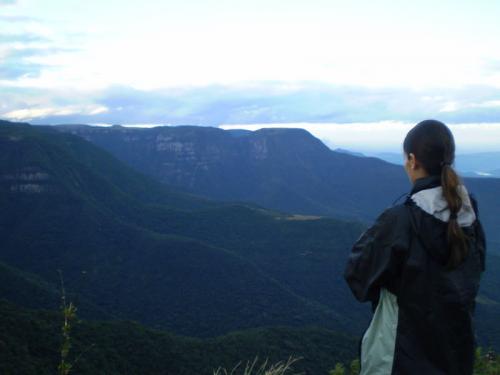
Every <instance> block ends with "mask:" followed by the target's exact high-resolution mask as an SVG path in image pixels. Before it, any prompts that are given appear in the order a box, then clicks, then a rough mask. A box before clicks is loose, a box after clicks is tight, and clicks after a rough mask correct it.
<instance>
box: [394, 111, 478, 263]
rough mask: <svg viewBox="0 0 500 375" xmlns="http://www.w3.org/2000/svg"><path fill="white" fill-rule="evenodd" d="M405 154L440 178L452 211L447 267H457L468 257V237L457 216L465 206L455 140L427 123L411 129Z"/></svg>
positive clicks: (444, 128)
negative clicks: (453, 165) (457, 168)
mask: <svg viewBox="0 0 500 375" xmlns="http://www.w3.org/2000/svg"><path fill="white" fill-rule="evenodd" d="M403 150H404V152H405V153H406V155H409V154H410V153H412V154H413V155H415V158H416V159H417V160H418V161H419V162H420V164H421V165H422V167H423V168H424V169H425V171H426V172H427V173H428V174H429V175H438V176H439V175H440V176H441V186H442V188H443V196H444V198H445V199H446V202H447V204H448V209H449V210H450V219H449V221H448V230H447V240H448V250H449V257H448V264H447V266H448V268H450V269H453V268H456V267H457V266H458V265H459V264H460V263H461V262H462V261H463V260H464V258H465V257H466V256H467V253H468V246H467V238H466V236H465V234H464V232H463V231H462V228H461V227H460V226H459V225H458V221H457V215H458V212H459V211H460V208H461V207H462V198H461V196H460V194H459V191H458V186H459V185H460V183H461V182H460V178H459V177H458V175H457V174H456V172H455V170H454V169H453V167H452V164H453V161H454V159H455V141H454V139H453V134H451V131H450V129H448V127H447V126H446V125H445V124H443V123H442V122H440V121H436V120H425V121H422V122H419V123H418V124H417V125H415V127H414V128H413V129H411V130H410V131H409V132H408V134H407V135H406V138H405V140H404V142H403Z"/></svg>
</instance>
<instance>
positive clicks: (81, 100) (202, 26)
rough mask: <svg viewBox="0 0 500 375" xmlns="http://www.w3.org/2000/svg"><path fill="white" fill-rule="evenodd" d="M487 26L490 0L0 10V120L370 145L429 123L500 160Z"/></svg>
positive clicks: (495, 51)
mask: <svg viewBox="0 0 500 375" xmlns="http://www.w3.org/2000/svg"><path fill="white" fill-rule="evenodd" d="M498 19H500V2H497V1H491V0H475V1H474V0H467V1H464V0H454V1H450V0H441V1H439V2H436V1H428V0H421V1H408V0H398V1H396V0H392V1H389V0H371V1H368V0H365V1H361V0H350V1H347V0H344V1H339V0H308V1H297V0H289V1H282V0H252V1H240V0H230V1H224V0H218V1H215V0H183V1H169V0H166V1H153V0H142V1H135V0H134V1H126V0H121V1H115V0H106V1H105V0H99V1H97V0H87V1H85V2H82V1H75V0H64V1H55V0H43V1H42V0H0V118H2V119H8V120H13V121H28V122H31V123H34V124H59V123H89V124H117V123H119V124H165V125H181V124H193V125H201V126H222V127H226V128H228V127H235V126H240V127H241V126H245V127H247V128H249V127H254V128H256V127H263V126H291V127H296V126H300V127H304V128H308V129H312V130H313V131H315V132H316V133H317V134H319V133H321V134H323V135H324V136H323V138H324V139H326V138H328V139H330V141H331V142H332V143H333V144H336V145H339V146H346V145H347V143H346V142H343V141H339V140H342V139H343V138H342V137H344V138H349V137H350V138H351V139H353V140H354V142H355V144H356V142H359V144H363V145H366V147H372V148H373V147H375V148H377V147H378V148H384V147H385V148H386V147H392V148H394V147H395V146H396V145H397V144H399V143H400V134H403V133H404V131H405V129H407V128H408V126H410V125H411V124H415V123H416V122H418V121H420V120H422V119H425V118H437V119H439V120H442V121H444V122H446V123H447V124H450V126H452V125H453V126H454V129H457V131H459V133H460V134H461V135H460V136H458V135H457V143H460V144H461V145H462V146H463V147H464V148H468V149H471V150H472V149H481V148H487V149H492V150H493V149H495V150H500V22H498ZM356 124H358V125H356ZM359 124H364V125H359ZM391 129H392V131H390V130H391ZM459 129H462V130H459ZM463 129H469V130H467V131H463ZM347 133H349V134H347ZM389 135H391V136H389ZM396 135H397V137H396ZM353 137H354V138H353ZM398 137H399V138H398ZM459 140H460V141H459ZM486 141H487V142H486ZM484 142H486V143H484ZM363 147H365V146H363ZM366 147H365V148H366Z"/></svg>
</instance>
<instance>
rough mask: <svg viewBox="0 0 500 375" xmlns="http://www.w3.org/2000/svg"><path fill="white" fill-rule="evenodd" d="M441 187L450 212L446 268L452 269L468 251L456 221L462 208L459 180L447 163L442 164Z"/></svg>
mask: <svg viewBox="0 0 500 375" xmlns="http://www.w3.org/2000/svg"><path fill="white" fill-rule="evenodd" d="M441 185H442V187H443V196H444V198H445V200H446V202H447V203H448V209H449V210H450V218H449V221H448V229H447V240H448V249H449V257H448V263H447V267H448V268H449V269H454V268H456V267H457V266H458V265H459V264H460V263H461V262H462V261H463V260H464V259H465V257H466V256H467V253H468V250H469V249H468V246H467V239H466V237H465V234H464V232H463V230H462V228H461V227H460V225H458V220H457V215H458V212H459V211H460V208H462V197H461V196H460V193H459V191H458V189H459V185H460V179H459V177H458V175H457V174H456V173H455V171H454V170H453V168H452V167H451V165H450V164H448V163H443V166H442V169H441Z"/></svg>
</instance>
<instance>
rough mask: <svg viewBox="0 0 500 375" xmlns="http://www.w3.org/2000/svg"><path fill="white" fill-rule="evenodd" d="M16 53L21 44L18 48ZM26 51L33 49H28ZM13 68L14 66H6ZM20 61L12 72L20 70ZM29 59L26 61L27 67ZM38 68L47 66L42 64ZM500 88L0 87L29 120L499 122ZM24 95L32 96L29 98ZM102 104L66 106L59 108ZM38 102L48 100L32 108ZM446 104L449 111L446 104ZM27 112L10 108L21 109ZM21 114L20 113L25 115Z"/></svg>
mask: <svg viewBox="0 0 500 375" xmlns="http://www.w3.org/2000/svg"><path fill="white" fill-rule="evenodd" d="M19 53H21V52H19ZM25 53H26V54H27V55H29V54H30V51H26V52H25ZM11 68H12V69H15V68H16V66H11ZM21 68H22V66H17V69H18V71H13V72H12V74H13V75H15V74H17V75H19V74H21V73H22V71H20V70H21ZM32 68H33V67H30V69H32ZM40 69H46V68H44V67H40ZM498 98H500V89H496V88H492V87H484V86H481V87H479V86H474V87H465V88H463V89H455V90H451V89H441V90H437V89H434V90H404V89H401V88H386V89H368V88H363V87H356V86H334V85H326V84H320V83H313V82H303V83H295V84H290V83H283V82H271V83H269V82H260V83H257V82H255V83H252V84H246V85H231V86H222V85H211V86H206V87H191V88H182V89H181V88H172V89H163V90H138V89H135V88H132V87H127V86H112V87H109V88H107V89H102V90H93V91H83V90H75V89H73V88H71V87H70V88H63V89H55V88H54V89H52V90H44V89H37V90H34V89H30V88H22V87H18V88H17V89H16V90H10V91H6V92H3V93H2V94H0V99H2V100H1V102H3V103H4V104H3V105H2V106H0V116H2V115H4V116H5V114H10V116H11V115H12V113H16V115H17V116H18V117H17V118H19V119H21V117H22V116H21V115H23V116H26V118H30V119H31V120H30V121H33V122H34V123H46V124H56V123H107V124H117V123H120V124H125V125H126V124H137V123H141V124H144V123H153V124H173V125H183V124H192V125H206V126H219V125H222V124H266V123H375V122H376V123H378V122H381V121H387V120H392V121H394V120H397V121H399V122H405V123H416V122H418V121H420V120H422V119H425V118H437V119H440V120H442V121H445V122H447V123H465V122H471V123H480V122H498V119H499V118H500V106H499V105H497V104H499V103H498ZM28 99H29V100H28ZM76 107H77V108H90V107H92V108H100V107H103V108H106V111H97V112H92V111H90V110H81V111H64V110H59V109H60V108H76ZM39 108H42V109H43V108H48V109H50V110H48V111H45V112H43V111H42V112H37V111H36V110H37V109H39ZM443 108H446V109H447V111H444V112H443ZM23 110H30V111H31V112H30V111H25V112H13V111H23ZM26 118H24V120H26Z"/></svg>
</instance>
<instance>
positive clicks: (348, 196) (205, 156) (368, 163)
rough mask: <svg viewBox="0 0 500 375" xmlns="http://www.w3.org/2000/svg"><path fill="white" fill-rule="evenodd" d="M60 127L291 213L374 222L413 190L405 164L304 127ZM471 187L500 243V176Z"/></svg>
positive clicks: (194, 188) (210, 188)
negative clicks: (336, 143)
mask: <svg viewBox="0 0 500 375" xmlns="http://www.w3.org/2000/svg"><path fill="white" fill-rule="evenodd" d="M57 128H58V129H60V130H62V131H65V132H71V133H73V134H77V135H80V136H82V137H84V138H85V139H87V140H89V141H91V142H93V143H95V144H96V145H98V146H100V147H102V148H104V149H106V150H108V151H109V152H111V153H112V154H113V155H115V156H116V157H117V158H119V159H120V160H122V161H124V162H126V163H127V164H129V165H130V166H132V167H133V168H135V169H136V170H138V171H141V172H143V173H145V174H147V175H150V176H153V177H155V178H157V179H158V180H160V181H162V182H164V183H165V184H168V185H172V186H177V187H179V188H181V189H183V190H186V191H190V192H193V193H196V194H200V195H204V196H206V197H209V198H213V199H218V200H229V201H246V202H254V203H257V204H259V205H262V206H264V207H267V208H271V209H276V210H281V211H285V212H294V213H298V214H305V215H326V216H331V217H337V218H347V219H354V220H362V221H365V222H370V221H372V220H373V219H374V218H375V217H376V216H377V215H378V214H379V213H380V212H381V211H382V210H383V209H385V208H387V207H388V206H390V205H391V204H392V203H393V201H394V200H395V199H397V198H398V197H399V196H401V195H402V194H404V193H407V192H408V191H409V190H410V184H409V182H408V178H407V176H406V174H405V173H404V170H403V169H402V168H401V167H400V166H397V165H394V164H391V163H388V162H384V161H382V160H380V159H377V158H369V157H358V156H356V155H352V154H347V153H345V152H336V151H332V150H330V149H329V148H328V147H327V146H326V145H324V144H323V143H322V142H321V141H320V140H319V139H317V138H315V137H313V136H312V135H311V134H310V133H308V132H307V131H305V130H303V129H271V128H267V129H261V130H258V131H255V132H248V131H246V132H234V131H224V130H221V129H218V128H210V127H199V126H198V127H197V126H179V127H157V128H152V129H134V128H124V127H121V126H113V127H110V128H102V127H91V126H84V125H81V126H72V125H67V126H58V127H57ZM465 183H466V185H467V186H468V188H469V190H470V191H471V192H472V193H473V194H474V195H475V196H476V197H477V198H478V200H479V204H480V207H481V217H482V219H483V222H484V225H485V228H486V232H487V236H488V239H489V240H490V241H492V242H496V243H500V220H499V218H498V217H499V216H498V212H500V200H499V199H497V198H498V192H499V191H500V179H493V178H492V179H479V178H467V179H465ZM494 249H495V251H497V253H499V254H500V250H497V249H496V247H495V248H494Z"/></svg>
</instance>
